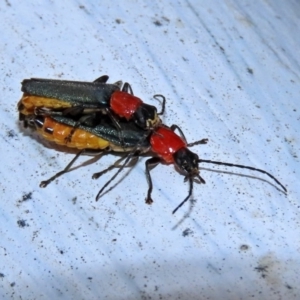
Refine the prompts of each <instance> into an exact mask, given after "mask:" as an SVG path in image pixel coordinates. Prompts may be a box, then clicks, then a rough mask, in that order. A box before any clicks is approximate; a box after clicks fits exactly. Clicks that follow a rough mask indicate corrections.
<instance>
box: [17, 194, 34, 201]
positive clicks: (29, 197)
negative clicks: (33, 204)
mask: <svg viewBox="0 0 300 300" xmlns="http://www.w3.org/2000/svg"><path fill="white" fill-rule="evenodd" d="M31 199H32V192H29V193H27V194H24V195H23V197H22V200H21V201H20V202H25V201H27V200H31Z"/></svg>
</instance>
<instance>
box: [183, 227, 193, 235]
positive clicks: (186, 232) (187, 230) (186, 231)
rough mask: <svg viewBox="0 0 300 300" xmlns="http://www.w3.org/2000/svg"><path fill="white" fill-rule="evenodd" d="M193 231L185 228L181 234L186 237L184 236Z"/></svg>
mask: <svg viewBox="0 0 300 300" xmlns="http://www.w3.org/2000/svg"><path fill="white" fill-rule="evenodd" d="M193 233H194V232H193V231H192V230H191V229H190V228H187V229H185V230H184V231H183V232H182V236H183V237H186V236H189V235H191V234H193Z"/></svg>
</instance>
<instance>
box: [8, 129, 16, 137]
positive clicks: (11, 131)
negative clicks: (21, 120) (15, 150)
mask: <svg viewBox="0 0 300 300" xmlns="http://www.w3.org/2000/svg"><path fill="white" fill-rule="evenodd" d="M6 135H7V136H8V137H9V138H13V137H15V136H16V135H17V134H16V133H15V132H14V130H12V129H11V130H8V131H7V132H6Z"/></svg>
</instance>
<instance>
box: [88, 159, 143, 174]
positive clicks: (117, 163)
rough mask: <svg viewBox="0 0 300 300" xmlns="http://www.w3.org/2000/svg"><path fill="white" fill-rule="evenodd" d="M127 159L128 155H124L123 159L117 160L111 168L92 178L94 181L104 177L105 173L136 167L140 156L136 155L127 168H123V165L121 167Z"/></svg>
mask: <svg viewBox="0 0 300 300" xmlns="http://www.w3.org/2000/svg"><path fill="white" fill-rule="evenodd" d="M126 157H127V155H123V156H122V157H121V158H119V159H118V160H116V161H115V162H114V163H113V164H112V165H111V166H109V167H108V168H106V169H104V170H102V171H101V172H97V173H94V174H93V176H92V178H93V179H98V178H99V177H101V176H102V175H104V174H105V173H107V172H109V171H111V170H113V169H114V168H129V167H134V166H135V164H136V163H137V161H138V156H137V155H135V156H133V157H132V159H131V161H130V162H129V163H128V164H126V166H123V164H122V165H121V164H120V163H121V162H122V161H123V160H124V159H125V158H126Z"/></svg>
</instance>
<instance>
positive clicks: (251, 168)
mask: <svg viewBox="0 0 300 300" xmlns="http://www.w3.org/2000/svg"><path fill="white" fill-rule="evenodd" d="M198 162H199V163H202V162H204V163H208V164H214V165H222V166H228V167H236V168H241V169H249V170H252V171H257V172H260V173H263V174H266V175H268V176H269V177H270V178H272V179H273V180H274V181H275V182H276V183H277V184H278V185H280V186H281V187H282V188H283V190H284V191H285V192H286V193H287V189H286V187H285V186H284V185H283V184H282V183H280V181H279V180H278V179H277V178H275V177H274V176H273V175H272V174H270V173H268V172H267V171H265V170H261V169H257V168H253V167H249V166H244V165H237V164H231V163H225V162H220V161H214V160H206V159H199V160H198Z"/></svg>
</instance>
